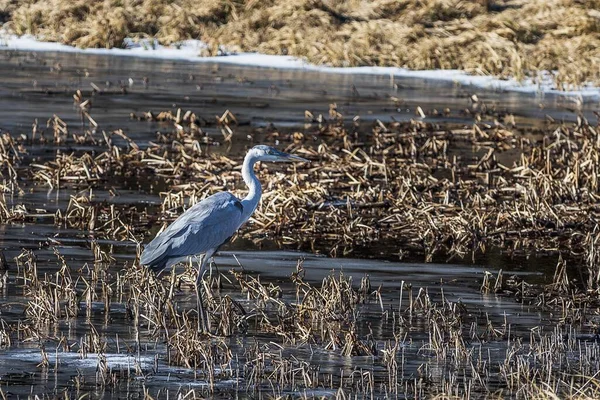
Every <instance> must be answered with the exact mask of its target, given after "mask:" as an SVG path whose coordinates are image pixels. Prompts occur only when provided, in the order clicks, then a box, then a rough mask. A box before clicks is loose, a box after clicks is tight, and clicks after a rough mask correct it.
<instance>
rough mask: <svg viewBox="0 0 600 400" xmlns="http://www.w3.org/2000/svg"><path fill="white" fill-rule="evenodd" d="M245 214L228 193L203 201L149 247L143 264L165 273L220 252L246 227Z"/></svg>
mask: <svg viewBox="0 0 600 400" xmlns="http://www.w3.org/2000/svg"><path fill="white" fill-rule="evenodd" d="M243 210H244V207H243V206H242V203H241V202H240V200H238V199H237V198H236V197H235V196H234V195H232V194H231V193H228V192H221V193H216V194H214V195H212V196H210V197H208V198H206V199H204V200H202V201H201V202H200V203H197V204H195V205H194V206H192V207H191V208H189V209H188V210H187V211H186V212H185V213H183V214H182V215H180V216H179V218H177V219H176V220H175V222H173V223H172V224H171V225H169V227H168V228H167V229H165V230H164V231H163V232H161V233H160V234H159V235H158V236H156V237H155V238H154V240H152V241H151V242H150V243H149V244H148V245H147V246H146V248H145V249H144V252H143V253H142V258H141V259H140V263H141V264H142V265H146V266H148V267H149V268H151V269H153V270H154V271H161V270H163V269H165V268H168V267H170V266H171V265H173V264H176V263H177V262H179V261H183V260H185V259H186V258H187V257H189V256H190V255H195V254H202V253H206V252H207V251H209V250H210V249H217V248H219V247H220V246H221V245H222V244H224V243H225V242H227V240H228V239H229V238H231V236H232V235H233V234H234V233H235V232H236V231H237V230H238V228H239V227H240V226H241V225H242V223H244V221H243V219H242V217H243Z"/></svg>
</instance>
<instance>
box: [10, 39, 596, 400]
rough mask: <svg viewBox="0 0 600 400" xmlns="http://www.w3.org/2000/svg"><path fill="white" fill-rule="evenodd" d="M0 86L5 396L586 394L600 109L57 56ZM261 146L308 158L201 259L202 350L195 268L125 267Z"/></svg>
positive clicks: (417, 86)
mask: <svg viewBox="0 0 600 400" xmlns="http://www.w3.org/2000/svg"><path fill="white" fill-rule="evenodd" d="M0 64H1V69H0V70H2V71H4V74H5V79H4V84H3V86H2V87H1V88H0V91H1V93H0V94H1V95H2V96H1V98H2V100H1V101H2V104H1V106H2V107H0V129H2V134H3V136H2V155H3V158H2V173H3V178H4V180H3V186H2V187H3V191H4V199H3V202H2V210H1V212H0V217H1V219H2V221H3V225H2V236H1V238H0V245H1V246H2V250H3V253H4V256H5V258H6V260H7V263H8V267H9V269H8V271H7V272H6V274H5V275H4V276H5V279H4V280H3V281H2V282H1V284H2V303H1V305H0V307H1V309H0V311H1V312H2V314H1V316H0V317H1V321H2V327H1V328H2V330H1V332H2V334H1V335H0V344H2V346H3V348H2V350H0V351H2V361H1V363H0V383H1V384H2V387H1V389H2V391H3V393H4V394H14V395H19V396H21V397H28V396H32V395H35V394H40V395H41V394H49V393H51V394H50V395H49V396H50V397H52V396H54V395H58V396H61V397H62V396H70V397H75V396H79V395H83V394H89V395H90V396H91V397H101V396H104V397H107V396H108V397H110V396H112V397H115V398H119V397H123V396H145V395H148V396H153V397H161V396H167V395H169V396H175V395H177V394H184V395H187V396H188V397H194V396H196V397H199V396H214V397H219V396H229V395H231V394H232V393H236V395H237V396H239V397H241V398H244V397H252V398H255V397H265V398H267V397H271V396H273V397H275V396H287V397H309V398H312V397H317V398H318V397H332V396H338V397H339V398H344V396H347V395H350V394H351V393H352V394H355V395H357V396H359V397H384V396H388V397H409V398H413V397H421V396H433V395H451V396H454V395H455V396H458V397H467V396H471V397H490V396H498V397H500V396H511V397H526V396H530V395H532V394H536V395H548V396H550V395H552V394H554V393H560V394H561V395H568V396H571V397H585V396H593V394H594V393H597V385H596V380H595V379H594V378H593V375H594V373H595V371H597V367H598V366H597V357H596V356H595V355H596V354H597V352H598V350H599V349H598V346H597V344H596V341H595V338H596V336H595V335H596V329H595V325H596V315H597V311H596V310H597V302H596V301H595V294H596V293H597V290H598V277H597V271H598V261H597V257H598V256H597V254H596V253H595V243H596V241H597V240H598V232H597V230H596V229H595V228H594V227H595V226H596V225H595V218H596V213H597V210H596V203H597V199H598V187H597V175H596V170H597V168H598V166H597V163H594V161H593V160H595V157H596V155H597V153H596V152H597V150H598V146H599V142H598V130H597V114H595V111H597V109H598V104H597V102H593V101H587V102H583V103H582V102H581V101H580V100H578V99H572V98H565V97H557V96H547V97H539V96H538V97H536V96H533V95H518V94H513V93H495V92H484V91H480V90H477V91H475V90H473V89H472V88H468V87H459V86H454V85H446V84H440V83H436V82H430V81H421V80H408V79H407V80H395V81H394V82H390V79H389V78H387V77H386V78H383V77H378V76H352V75H344V76H339V75H333V74H325V73H316V72H315V73H303V72H299V71H284V70H270V69H245V68H241V67H232V66H222V65H218V64H203V65H198V64H188V63H181V62H169V61H155V60H143V59H130V58H119V57H100V56H89V55H73V54H69V55H67V54H60V53H55V54H52V53H21V52H8V51H4V52H0ZM188 111H189V112H188ZM255 143H268V144H272V145H276V146H278V147H279V148H282V149H287V150H288V151H293V152H296V153H297V154H300V155H302V156H303V157H308V158H310V159H311V160H312V161H313V162H312V163H311V165H306V166H301V167H296V169H285V167H282V166H261V167H260V168H259V169H258V172H259V175H260V177H261V179H262V180H263V185H264V187H265V196H264V199H263V202H262V204H261V206H260V208H259V210H258V212H257V214H256V215H255V217H254V218H253V220H252V221H251V223H250V224H248V226H247V227H245V228H244V229H243V230H242V231H241V233H240V235H239V236H238V238H237V239H236V240H235V241H234V242H233V243H232V244H231V245H230V246H229V247H227V248H226V249H224V251H223V253H222V254H221V255H220V256H219V257H217V265H218V266H219V271H220V272H221V273H222V276H219V275H218V274H216V273H215V274H214V275H213V279H209V280H207V281H206V285H207V289H208V290H207V293H208V295H207V297H206V299H205V301H206V302H207V304H208V306H209V309H210V312H211V316H212V326H213V335H212V336H210V337H207V336H201V335H198V333H197V332H196V329H195V326H196V314H195V304H196V303H195V293H194V291H193V289H192V288H191V285H190V282H192V281H193V278H194V277H193V271H191V270H190V271H186V270H185V269H181V270H179V271H177V272H178V273H179V272H180V273H181V274H173V275H169V274H165V276H163V277H162V278H163V279H159V280H157V279H155V278H154V277H153V276H152V275H151V274H148V273H147V271H145V270H144V269H143V268H138V267H137V266H136V257H137V256H138V254H139V250H140V245H141V244H142V243H144V242H147V241H148V240H149V239H150V238H151V237H152V236H153V234H155V232H156V231H157V230H158V229H159V228H160V225H161V224H162V223H163V222H165V221H170V220H172V219H173V218H174V217H175V216H176V215H177V214H178V213H180V212H181V211H182V209H183V208H184V207H186V206H187V205H188V204H190V202H194V201H197V200H198V199H201V198H202V197H205V196H206V195H208V194H209V193H210V192H212V191H215V190H223V189H228V190H233V191H234V192H235V193H236V194H241V193H243V192H244V188H243V186H241V184H240V181H241V180H240V174H239V162H240V160H241V159H242V157H243V154H244V151H245V149H246V148H247V147H248V146H251V145H253V144H255ZM234 255H235V256H236V257H237V259H236V258H235V257H234ZM426 261H427V263H425V262H426ZM577 390H579V392H577Z"/></svg>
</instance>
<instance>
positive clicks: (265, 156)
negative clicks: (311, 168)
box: [250, 144, 309, 162]
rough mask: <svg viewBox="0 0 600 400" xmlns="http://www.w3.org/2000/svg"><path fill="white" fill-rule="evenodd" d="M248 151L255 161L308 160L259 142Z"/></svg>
mask: <svg viewBox="0 0 600 400" xmlns="http://www.w3.org/2000/svg"><path fill="white" fill-rule="evenodd" d="M250 153H252V156H254V157H255V158H256V160H257V161H275V162H277V161H280V162H293V161H300V162H309V161H308V160H307V159H305V158H302V157H298V156H296V155H294V154H288V153H284V152H282V151H279V150H277V149H275V148H273V147H270V146H265V145H262V144H259V145H258V146H254V147H253V148H252V149H250Z"/></svg>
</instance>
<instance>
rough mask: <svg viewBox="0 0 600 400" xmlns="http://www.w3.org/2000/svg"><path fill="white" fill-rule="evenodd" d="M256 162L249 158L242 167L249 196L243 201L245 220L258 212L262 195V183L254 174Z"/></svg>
mask: <svg viewBox="0 0 600 400" xmlns="http://www.w3.org/2000/svg"><path fill="white" fill-rule="evenodd" d="M255 163H256V161H255V160H254V159H253V158H252V157H249V156H246V158H245V159H244V165H243V166H242V177H243V178H244V182H246V185H248V195H247V196H246V197H245V198H244V199H243V200H242V205H243V206H244V220H247V219H248V218H250V215H252V213H253V212H254V210H256V207H257V206H258V202H259V201H260V196H261V195H262V188H261V186H260V181H259V180H258V178H257V177H256V174H254V164H255Z"/></svg>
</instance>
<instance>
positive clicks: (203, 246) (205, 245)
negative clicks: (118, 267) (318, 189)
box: [140, 145, 308, 323]
mask: <svg viewBox="0 0 600 400" xmlns="http://www.w3.org/2000/svg"><path fill="white" fill-rule="evenodd" d="M257 161H288V162H289V161H308V160H305V159H304V158H301V157H298V156H295V155H292V154H287V153H283V152H281V151H279V150H276V149H274V148H272V147H269V146H264V145H258V146H254V147H253V148H251V149H250V150H249V151H248V153H247V154H246V157H245V158H244V164H243V165H242V177H243V179H244V182H245V183H246V185H247V186H248V195H247V196H246V197H245V198H244V199H242V200H239V199H238V198H236V197H235V196H234V195H233V194H231V193H229V192H221V193H216V194H213V195H212V196H210V197H207V198H206V199H204V200H202V201H201V202H200V203H197V204H195V205H194V206H192V207H190V208H189V209H188V210H187V211H185V212H184V213H183V214H181V215H180V216H179V217H178V218H177V219H176V220H175V221H174V222H173V223H172V224H171V225H169V226H168V227H167V228H166V229H165V230H164V231H162V232H160V233H159V234H158V235H157V236H156V237H155V238H154V239H153V240H152V241H151V242H150V243H149V244H148V245H146V247H145V248H144V251H143V252H142V256H141V259H140V264H141V265H145V266H147V267H148V268H150V269H152V270H154V271H156V272H160V271H162V270H163V269H165V268H167V267H170V266H172V265H174V264H177V263H178V262H181V261H185V260H186V259H188V258H189V257H191V256H197V255H201V254H203V255H204V256H203V257H202V261H201V263H200V267H199V271H198V279H200V278H201V276H202V272H203V270H204V267H205V265H206V262H207V261H208V260H209V259H211V258H212V257H213V255H214V253H215V252H216V251H217V250H218V249H219V247H220V246H221V245H223V244H224V243H226V242H227V241H229V239H230V238H231V237H232V236H233V235H234V234H235V232H236V231H237V230H238V229H239V228H240V227H241V226H242V225H243V224H244V223H245V222H246V221H248V219H249V218H250V216H251V215H252V213H254V210H256V207H257V206H258V202H259V201H260V197H261V195H262V189H261V186H260V182H259V180H258V178H257V177H256V175H255V174H254V164H255V163H256V162H257ZM198 301H199V306H200V307H201V304H202V302H201V299H199V300H198ZM203 323H204V322H203Z"/></svg>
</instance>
